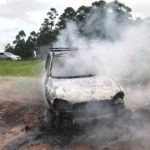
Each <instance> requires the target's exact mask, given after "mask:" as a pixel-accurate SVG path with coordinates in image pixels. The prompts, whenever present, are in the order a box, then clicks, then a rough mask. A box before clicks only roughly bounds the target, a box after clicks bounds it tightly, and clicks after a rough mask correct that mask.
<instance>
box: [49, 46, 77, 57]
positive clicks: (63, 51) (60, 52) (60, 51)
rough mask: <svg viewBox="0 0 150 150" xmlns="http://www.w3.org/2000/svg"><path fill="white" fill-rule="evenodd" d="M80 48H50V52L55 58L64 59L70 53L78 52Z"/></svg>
mask: <svg viewBox="0 0 150 150" xmlns="http://www.w3.org/2000/svg"><path fill="white" fill-rule="evenodd" d="M77 51H78V48H64V47H63V48H61V47H55V48H50V52H52V54H53V57H55V58H57V57H63V56H65V55H67V54H68V52H77Z"/></svg>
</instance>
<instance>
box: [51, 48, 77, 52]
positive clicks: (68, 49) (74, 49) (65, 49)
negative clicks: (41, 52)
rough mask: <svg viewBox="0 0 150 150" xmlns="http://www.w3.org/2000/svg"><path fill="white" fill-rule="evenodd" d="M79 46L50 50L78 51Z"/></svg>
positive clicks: (52, 49)
mask: <svg viewBox="0 0 150 150" xmlns="http://www.w3.org/2000/svg"><path fill="white" fill-rule="evenodd" d="M77 50H78V48H50V51H53V52H62V51H77Z"/></svg>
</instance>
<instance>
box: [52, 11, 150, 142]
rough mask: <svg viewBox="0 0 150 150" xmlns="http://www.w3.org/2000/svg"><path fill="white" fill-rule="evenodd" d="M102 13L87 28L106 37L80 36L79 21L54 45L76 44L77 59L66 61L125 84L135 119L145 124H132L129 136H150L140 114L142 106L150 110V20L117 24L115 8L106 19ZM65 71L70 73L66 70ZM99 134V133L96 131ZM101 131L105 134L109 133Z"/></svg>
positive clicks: (66, 45) (126, 101)
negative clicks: (101, 32)
mask: <svg viewBox="0 0 150 150" xmlns="http://www.w3.org/2000/svg"><path fill="white" fill-rule="evenodd" d="M100 16H101V14H100V12H98V11H94V13H93V14H92V15H89V16H88V17H87V20H86V24H85V26H84V31H86V33H90V34H92V33H93V35H94V34H95V33H97V34H100V33H99V31H100V30H101V31H103V32H104V35H105V36H106V37H107V38H105V40H104V39H103V38H100V37H99V36H93V37H92V38H85V37H83V36H80V35H79V34H78V27H77V25H76V23H74V22H69V23H68V24H67V28H66V29H64V30H63V31H62V32H61V34H60V36H59V37H58V41H57V42H56V43H55V46H56V47H77V48H78V49H79V50H80V51H79V53H78V55H77V56H76V57H75V58H70V59H69V58H68V61H69V62H68V63H67V64H72V62H74V59H76V61H77V64H76V65H77V66H78V67H77V68H76V72H78V73H79V72H82V71H85V73H87V72H88V71H89V68H90V69H91V72H93V71H94V74H97V75H101V74H104V72H105V75H106V74H107V75H108V76H111V77H112V78H114V79H115V80H118V81H120V83H122V85H123V88H124V90H125V94H126V96H125V104H126V106H127V108H130V109H131V110H132V111H133V116H134V117H133V118H134V119H135V118H136V119H137V118H138V119H137V120H138V121H139V120H140V122H142V125H141V124H140V125H139V122H138V123H137V124H136V125H137V126H136V125H135V124H134V125H135V126H134V125H133V126H134V127H130V131H132V132H130V135H131V133H132V137H134V138H141V137H144V139H145V138H147V137H149V129H148V123H147V122H145V123H144V118H145V116H144V117H143V116H141V115H139V113H137V111H138V112H140V110H141V109H142V110H145V109H146V110H147V111H149V109H148V107H145V106H149V105H150V94H149V90H148V89H149V84H150V70H149V66H150V59H149V56H150V28H149V25H150V21H149V20H148V19H145V20H142V21H141V22H132V21H127V22H124V23H118V22H117V21H116V17H117V16H116V14H115V13H114V11H113V10H112V9H108V12H107V15H106V17H105V18H104V19H100V18H99V17H100ZM99 29H100V30H99ZM97 37H99V38H97ZM95 60H96V61H95ZM85 62H86V63H85ZM81 64H82V65H81ZM83 64H84V65H83ZM89 66H90V67H89ZM91 66H92V67H91ZM93 67H94V69H93ZM65 68H66V66H65V67H64V69H65ZM87 70H88V71H87ZM102 70H104V72H102ZM65 71H67V72H68V70H66V69H65ZM82 73H83V72H82ZM123 119H124V118H123ZM136 119H135V120H136ZM137 120H136V121H137ZM124 122H128V120H126V119H124ZM117 130H118V128H117V129H116V131H117ZM139 130H140V131H139ZM103 131H108V130H103ZM96 133H97V134H99V132H97V130H96ZM100 133H101V136H102V137H103V136H104V135H105V136H106V134H107V133H106V132H105V133H102V132H100ZM108 134H111V132H109V133H108ZM130 137H131V136H130ZM128 140H129V139H128Z"/></svg>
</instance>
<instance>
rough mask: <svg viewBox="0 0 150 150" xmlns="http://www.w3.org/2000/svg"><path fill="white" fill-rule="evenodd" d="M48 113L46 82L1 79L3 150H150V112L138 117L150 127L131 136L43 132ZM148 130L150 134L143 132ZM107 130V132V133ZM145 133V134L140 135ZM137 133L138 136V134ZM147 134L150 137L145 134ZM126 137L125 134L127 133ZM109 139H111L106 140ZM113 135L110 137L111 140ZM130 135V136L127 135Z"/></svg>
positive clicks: (0, 145)
mask: <svg viewBox="0 0 150 150" xmlns="http://www.w3.org/2000/svg"><path fill="white" fill-rule="evenodd" d="M129 97H130V96H129ZM45 109H46V102H45V100H44V95H43V89H42V81H41V79H36V78H16V77H0V149H2V150H149V149H150V144H149V142H150V140H149V139H150V138H149V137H150V136H148V135H149V133H150V132H149V130H148V129H147V128H149V125H150V119H149V117H150V111H149V109H147V108H145V109H141V110H140V111H138V113H137V114H140V117H141V116H142V117H141V118H143V121H144V122H146V125H145V124H144V125H140V127H138V128H136V129H135V128H133V127H132V129H134V130H132V132H133V133H132V134H129V135H128V136H123V135H120V137H119V136H118V135H115V134H116V132H114V131H113V132H114V134H113V136H110V135H112V131H111V130H106V128H99V126H95V124H93V125H92V126H90V127H86V129H85V130H82V129H79V128H76V127H74V128H71V129H68V130H67V131H63V132H52V131H47V130H45V129H44V130H42V128H41V116H42V114H43V112H44V111H45ZM143 128H145V129H146V130H143ZM105 130H106V131H105ZM140 130H141V132H139V131H140ZM135 132H136V134H135ZM145 132H146V133H147V134H145ZM124 134H125V133H124ZM106 135H107V136H106ZM108 135H109V136H108ZM126 135H127V134H126Z"/></svg>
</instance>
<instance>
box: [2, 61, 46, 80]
mask: <svg viewBox="0 0 150 150" xmlns="http://www.w3.org/2000/svg"><path fill="white" fill-rule="evenodd" d="M43 70H44V61H40V60H23V61H8V60H6V61H5V60H0V76H26V77H39V76H41V74H42V73H43Z"/></svg>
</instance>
